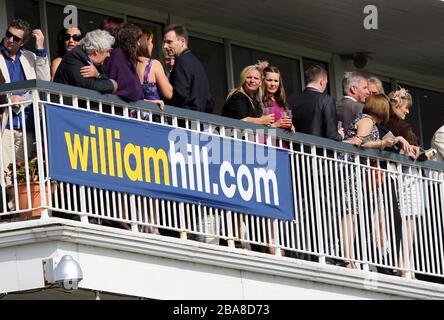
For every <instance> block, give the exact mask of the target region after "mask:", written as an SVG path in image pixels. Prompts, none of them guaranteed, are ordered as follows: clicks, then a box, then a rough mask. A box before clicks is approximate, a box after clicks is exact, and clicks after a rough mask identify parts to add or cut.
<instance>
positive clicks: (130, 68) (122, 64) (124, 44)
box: [105, 23, 143, 101]
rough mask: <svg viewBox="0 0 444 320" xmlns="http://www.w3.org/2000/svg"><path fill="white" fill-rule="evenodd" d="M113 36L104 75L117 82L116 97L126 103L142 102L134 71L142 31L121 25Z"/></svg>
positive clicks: (136, 27)
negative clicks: (113, 40)
mask: <svg viewBox="0 0 444 320" xmlns="http://www.w3.org/2000/svg"><path fill="white" fill-rule="evenodd" d="M113 35H114V38H115V39H116V42H115V44H114V48H113V50H112V52H111V55H110V58H109V60H108V63H107V65H106V68H105V74H106V75H107V77H108V78H110V79H113V80H115V81H116V82H117V84H118V89H117V92H116V94H117V95H118V96H120V97H121V98H123V99H124V100H127V101H137V100H143V90H142V86H141V85H140V80H139V76H138V75H137V71H136V65H137V62H138V61H139V59H138V56H137V50H138V47H139V45H140V40H141V38H142V35H143V33H142V29H140V28H139V27H138V26H136V25H134V24H132V23H122V24H121V25H119V26H118V27H117V28H116V29H115V30H114V32H113Z"/></svg>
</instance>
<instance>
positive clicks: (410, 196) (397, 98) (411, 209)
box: [386, 88, 422, 277]
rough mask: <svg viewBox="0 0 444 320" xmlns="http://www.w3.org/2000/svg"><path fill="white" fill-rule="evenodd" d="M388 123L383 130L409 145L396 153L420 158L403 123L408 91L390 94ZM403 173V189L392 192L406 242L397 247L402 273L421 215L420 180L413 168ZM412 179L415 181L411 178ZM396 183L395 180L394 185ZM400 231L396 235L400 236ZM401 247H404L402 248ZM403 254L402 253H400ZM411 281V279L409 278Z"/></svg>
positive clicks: (414, 138)
mask: <svg viewBox="0 0 444 320" xmlns="http://www.w3.org/2000/svg"><path fill="white" fill-rule="evenodd" d="M389 98H390V106H391V108H390V119H389V121H388V122H387V124H386V128H387V129H388V130H390V131H391V132H392V133H393V134H394V135H399V136H402V137H404V139H405V140H407V142H408V143H409V144H410V145H411V148H410V149H409V150H408V151H407V152H400V153H401V154H405V155H407V156H409V157H411V158H413V159H416V158H417V157H418V156H419V154H420V147H419V138H418V137H417V136H416V134H415V133H414V132H413V129H412V126H411V125H410V124H409V123H408V122H407V121H406V120H405V118H406V117H407V115H408V114H409V113H410V108H411V107H412V105H413V99H412V96H411V95H410V93H409V92H408V90H406V89H404V88H400V89H399V90H396V91H393V92H390V94H389ZM404 173H407V174H409V175H405V176H403V184H402V185H403V187H402V190H401V189H400V188H396V190H397V192H398V197H397V198H398V199H397V200H398V207H399V211H400V214H401V217H402V220H401V221H402V230H405V235H406V238H405V239H404V240H403V241H402V243H401V245H400V246H399V248H398V250H399V266H400V267H401V268H404V269H409V268H410V266H411V264H410V259H411V253H412V247H413V239H414V237H415V228H416V225H415V217H416V215H418V214H419V213H420V212H421V203H420V202H421V190H420V184H419V181H418V180H419V179H418V178H416V177H421V176H422V175H421V173H420V172H419V170H417V169H415V168H413V169H412V172H409V171H408V169H407V168H405V169H404ZM415 176H416V177H415ZM394 182H395V183H397V180H395V181H394ZM402 230H400V231H399V232H401V233H404V232H403V231H402ZM403 244H405V245H403ZM404 251H405V252H404ZM401 276H402V277H406V276H407V272H406V270H401ZM412 277H414V275H412Z"/></svg>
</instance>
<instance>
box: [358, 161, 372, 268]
mask: <svg viewBox="0 0 444 320" xmlns="http://www.w3.org/2000/svg"><path fill="white" fill-rule="evenodd" d="M359 160H360V157H359V156H355V165H356V171H355V172H357V176H356V183H357V184H358V185H357V189H358V194H357V195H356V196H357V197H358V206H359V208H358V212H359V214H358V218H359V232H356V235H357V236H358V237H360V239H358V241H359V240H360V241H359V242H360V243H361V250H362V257H361V259H362V261H363V262H364V263H363V264H362V270H364V271H367V272H368V271H370V269H369V264H368V257H367V246H366V239H367V237H366V234H365V227H364V226H365V210H364V194H363V182H362V179H363V178H364V176H365V175H362V174H361V166H360V161H359ZM358 252H359V250H358ZM358 257H359V255H358Z"/></svg>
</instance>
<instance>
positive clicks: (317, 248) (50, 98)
mask: <svg viewBox="0 0 444 320" xmlns="http://www.w3.org/2000/svg"><path fill="white" fill-rule="evenodd" d="M61 87H62V88H63V86H54V87H53V85H49V84H48V85H45V86H44V87H43V88H41V87H40V86H39V87H37V88H36V87H34V88H30V91H31V92H32V100H29V102H30V103H32V105H31V106H29V107H28V108H33V110H34V126H35V130H33V135H29V132H30V131H31V130H29V129H28V128H26V126H23V128H21V129H20V132H21V133H22V135H24V136H25V140H24V145H25V146H26V145H27V141H26V137H27V138H28V139H30V137H31V139H33V141H35V144H34V147H35V151H36V154H37V158H38V169H39V186H40V189H41V190H52V192H48V196H47V197H45V196H44V193H42V195H40V196H37V197H40V200H41V204H39V205H38V208H40V209H42V211H41V212H40V213H36V214H38V215H41V218H42V219H45V218H47V217H48V215H54V216H62V217H67V218H76V217H77V218H76V219H80V220H81V221H82V222H84V223H101V224H104V225H110V226H115V227H119V228H126V229H130V230H132V231H134V232H136V233H137V232H157V230H160V231H161V232H162V233H165V232H166V230H170V231H175V232H177V233H178V234H179V235H180V237H181V238H182V239H186V238H187V237H189V238H190V239H194V240H198V241H205V242H209V243H214V244H218V243H219V240H221V239H224V240H226V241H227V243H228V245H229V246H231V247H234V246H242V247H244V248H251V247H252V245H257V246H260V247H262V248H265V251H268V252H270V253H273V254H275V255H278V256H279V255H282V254H285V255H287V256H294V257H298V258H305V259H311V260H316V261H319V262H320V263H326V262H329V259H331V258H333V259H337V260H338V261H344V262H350V263H352V264H355V265H356V266H357V267H359V268H360V269H363V270H369V268H370V266H377V267H383V268H386V269H389V270H393V269H396V270H400V271H403V272H405V273H406V276H407V277H411V276H412V275H413V273H415V274H426V275H433V276H438V277H442V276H444V270H443V262H444V249H443V242H444V239H443V236H444V235H443V229H444V225H443V223H444V217H443V208H444V170H443V168H444V166H440V165H433V164H427V166H424V165H423V164H421V163H417V162H409V161H407V160H406V159H405V158H402V157H399V156H396V157H394V156H390V154H389V153H388V152H384V153H382V154H380V153H377V152H373V153H371V152H365V151H363V150H360V149H358V148H356V147H353V146H346V145H344V146H343V144H341V143H335V142H331V145H332V146H333V147H330V146H326V145H325V144H323V142H322V141H324V140H322V139H318V140H319V141H320V143H316V141H317V140H315V142H313V140H310V139H308V138H307V139H305V138H304V135H291V134H287V135H285V134H282V133H281V134H278V135H276V136H273V133H268V135H267V139H266V143H267V144H268V145H270V146H272V145H274V146H277V147H279V148H283V149H286V150H287V151H288V154H289V157H290V163H291V172H292V188H293V200H294V209H295V210H294V211H295V217H294V220H292V221H281V220H277V219H270V218H263V217H258V216H253V215H248V214H243V213H240V212H233V211H228V210H223V209H220V208H212V207H207V206H203V205H195V204H188V203H181V202H174V201H170V200H166V199H155V198H151V197H142V196H138V195H134V194H127V193H122V192H116V191H111V190H102V189H97V188H91V187H88V186H81V185H74V184H70V183H65V182H62V181H53V180H51V179H50V177H48V174H47V173H48V171H49V166H48V165H49V164H48V161H47V157H46V155H47V154H48V143H47V141H48V136H47V134H48V132H47V128H46V113H45V111H46V110H45V107H44V103H46V102H50V103H52V104H58V105H61V106H65V107H70V108H82V109H84V110H88V111H89V112H91V113H106V114H109V115H111V116H113V117H120V118H127V119H131V120H132V121H139V122H140V121H142V122H152V121H153V120H154V118H153V115H155V114H157V115H158V116H159V117H160V123H162V124H164V125H171V126H176V127H177V126H178V124H181V125H182V126H184V127H185V128H187V129H189V130H194V131H199V132H200V131H204V132H208V133H212V134H215V135H219V136H223V137H231V138H233V139H239V140H249V141H252V142H255V143H261V140H263V135H261V134H259V133H258V132H254V131H253V130H252V129H248V128H246V127H245V126H244V127H242V126H241V125H239V126H235V125H232V123H237V122H227V123H224V122H223V121H221V119H222V118H221V117H216V116H215V117H214V118H212V116H208V115H207V117H206V118H205V119H207V120H204V119H202V118H197V117H195V114H194V113H190V114H191V115H190V116H188V115H187V114H186V113H182V114H180V115H178V114H175V113H163V112H160V111H159V110H158V109H156V108H148V110H146V109H143V108H142V107H140V106H138V105H128V104H125V103H124V102H120V101H119V100H117V99H114V100H113V99H108V100H107V97H106V96H100V95H96V96H94V95H93V96H89V95H87V94H84V95H80V94H75V92H74V93H72V92H71V93H69V92H70V91H68V92H67V91H61V90H60V88H61ZM66 88H69V87H66ZM70 90H72V89H70ZM17 91H23V88H20V89H17ZM11 93H13V92H12V91H8V94H9V95H10V94H11ZM0 108H1V110H3V117H4V115H5V114H8V115H9V117H8V122H9V124H10V126H12V120H11V119H12V113H13V112H14V111H15V110H16V108H17V107H16V106H13V105H12V103H11V100H10V98H9V102H8V103H7V104H4V105H0ZM23 110H24V109H23V106H22V107H21V111H22V112H21V113H19V114H20V116H21V117H22V120H24V116H23ZM133 110H136V111H137V112H136V116H135V118H133V117H130V114H131V115H133V114H134V112H130V111H133ZM166 110H169V109H166ZM170 110H179V109H174V108H171V109H170ZM142 117H143V119H142ZM169 119H171V121H170V120H169ZM169 123H171V124H169ZM2 130H3V131H4V130H5V128H4V124H3V127H2ZM27 132H28V135H26V133H27ZM4 137H5V135H4V134H2V135H1V137H0V142H1V143H2V145H3V143H4V142H5V138H4ZM7 141H8V143H7V145H9V149H8V148H3V149H0V166H1V168H2V170H1V171H0V180H1V196H2V200H1V204H2V206H1V207H2V210H1V211H0V218H1V219H3V220H5V219H6V218H11V217H12V218H15V217H17V216H20V215H21V214H22V215H23V214H24V213H26V212H29V211H30V210H31V209H36V208H35V207H36V205H34V206H33V204H32V198H33V197H35V196H34V195H33V194H32V193H31V192H30V190H31V182H30V176H29V174H26V176H25V181H26V183H25V185H26V188H25V194H26V201H25V204H23V203H22V204H20V203H19V197H18V191H19V185H20V184H19V183H18V181H17V171H16V169H15V167H14V168H13V171H12V172H9V171H8V169H7V167H8V163H6V162H5V159H7V158H8V156H10V157H11V162H12V163H15V162H16V161H17V159H18V158H20V157H23V160H24V166H25V168H29V165H30V161H29V160H28V159H29V158H30V156H31V153H32V151H31V150H29V146H28V147H25V148H24V154H23V155H18V153H17V152H16V149H17V147H15V149H14V148H12V147H11V146H13V145H16V144H18V140H17V136H13V135H10V136H9V137H8V138H7ZM321 142H322V143H321ZM22 145H23V143H22ZM8 150H9V151H8ZM6 152H9V155H7V154H6ZM350 156H352V158H351V159H352V160H350ZM371 160H375V163H376V167H375V166H374V163H373V162H371ZM5 172H6V173H8V174H10V176H11V177H12V178H8V177H6V176H5ZM379 175H381V179H380V180H382V181H383V183H382V184H380V185H379V186H378V185H377V181H376V178H377V176H379ZM8 189H12V190H13V191H14V192H13V191H10V192H9V196H8ZM7 200H9V203H8V202H7ZM350 213H353V214H350ZM28 214H29V213H28ZM253 249H254V248H253Z"/></svg>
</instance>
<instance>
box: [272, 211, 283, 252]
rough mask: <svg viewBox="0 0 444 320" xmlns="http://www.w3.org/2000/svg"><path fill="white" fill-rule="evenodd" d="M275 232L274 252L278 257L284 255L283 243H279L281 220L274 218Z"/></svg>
mask: <svg viewBox="0 0 444 320" xmlns="http://www.w3.org/2000/svg"><path fill="white" fill-rule="evenodd" d="M273 234H274V254H275V255H276V256H278V257H282V253H281V245H280V243H279V221H278V219H273Z"/></svg>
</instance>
